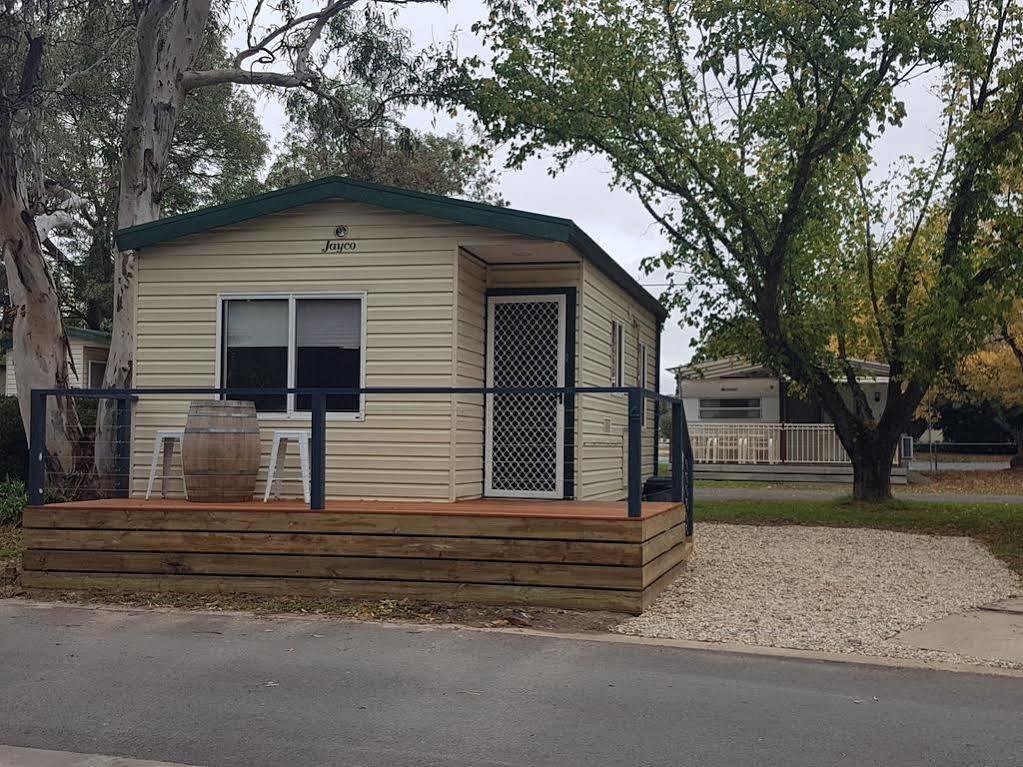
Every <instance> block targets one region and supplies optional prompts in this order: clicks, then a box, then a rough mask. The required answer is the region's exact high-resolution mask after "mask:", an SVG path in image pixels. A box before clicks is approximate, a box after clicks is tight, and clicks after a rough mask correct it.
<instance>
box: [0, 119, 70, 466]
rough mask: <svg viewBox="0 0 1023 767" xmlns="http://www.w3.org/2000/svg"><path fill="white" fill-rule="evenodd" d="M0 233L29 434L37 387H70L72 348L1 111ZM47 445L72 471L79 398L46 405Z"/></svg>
mask: <svg viewBox="0 0 1023 767" xmlns="http://www.w3.org/2000/svg"><path fill="white" fill-rule="evenodd" d="M0 233H2V237H3V240H2V243H0V244H2V249H3V256H4V267H5V269H6V272H7V286H8V292H9V294H10V299H11V314H12V316H13V327H12V336H13V349H12V354H13V358H14V360H15V363H16V367H15V377H16V380H17V390H18V404H19V406H20V410H21V421H22V424H23V425H24V427H25V433H26V434H28V433H29V423H30V417H31V401H32V400H31V392H32V390H33V389H62V388H67V387H68V385H69V380H68V371H69V360H70V354H69V347H68V342H67V336H66V335H65V333H64V326H63V322H62V320H61V314H60V300H59V297H58V295H57V291H56V289H55V287H54V284H53V281H52V278H51V276H50V273H49V269H48V268H47V266H46V262H45V260H44V259H43V252H42V244H41V243H40V241H39V234H38V232H37V230H36V224H35V220H34V217H33V215H32V212H31V211H30V210H29V207H28V197H27V194H26V192H25V185H24V182H23V181H22V179H21V177H20V175H19V167H18V156H17V153H16V150H15V144H14V137H13V135H12V125H11V122H10V117H9V115H3V114H0ZM47 405H48V406H47V409H46V412H47V428H46V443H47V453H48V455H49V460H48V462H49V464H50V466H51V467H52V468H54V469H55V470H57V471H60V472H64V473H70V472H72V471H74V469H75V468H76V463H77V462H78V461H77V459H78V458H79V457H80V455H81V450H82V448H83V447H84V445H83V442H82V429H81V425H80V423H79V420H78V414H77V411H76V410H75V406H74V402H73V401H72V400H70V399H68V398H66V397H59V398H50V401H49V402H48V403H47Z"/></svg>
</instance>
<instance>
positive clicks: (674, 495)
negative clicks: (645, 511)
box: [671, 400, 685, 503]
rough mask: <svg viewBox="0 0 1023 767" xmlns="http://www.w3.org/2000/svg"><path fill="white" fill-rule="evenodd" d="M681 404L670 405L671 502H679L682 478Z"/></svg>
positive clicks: (683, 467) (673, 403)
mask: <svg viewBox="0 0 1023 767" xmlns="http://www.w3.org/2000/svg"><path fill="white" fill-rule="evenodd" d="M682 460H683V459H682V403H681V402H677V401H674V400H673V401H672V403H671V500H672V501H675V502H676V503H677V502H679V501H681V500H682V498H683V496H682V478H683V472H685V466H683V464H682Z"/></svg>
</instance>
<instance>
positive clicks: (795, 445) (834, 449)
mask: <svg viewBox="0 0 1023 767" xmlns="http://www.w3.org/2000/svg"><path fill="white" fill-rule="evenodd" d="M689 436H690V438H691V440H692V443H693V456H694V458H695V460H696V462H697V463H769V464H770V463H830V464H836V463H837V464H841V463H848V462H849V455H848V453H846V452H845V448H844V447H842V442H841V441H840V440H839V438H838V434H837V433H836V432H835V427H834V426H832V425H831V424H829V423H785V424H782V423H691V424H689ZM898 459H899V457H898V455H896V457H895V460H896V462H897V461H898Z"/></svg>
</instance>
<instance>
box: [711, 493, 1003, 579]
mask: <svg viewBox="0 0 1023 767" xmlns="http://www.w3.org/2000/svg"><path fill="white" fill-rule="evenodd" d="M700 522H725V523H732V524H748V525H823V526H829V525H830V526H835V527H871V528H874V529H877V530H896V531H898V532H904V533H929V534H933V535H966V536H969V537H971V538H975V539H976V540H978V541H980V542H981V543H983V544H984V545H985V546H987V547H988V548H989V549H990V550H991V553H992V554H994V555H995V556H996V557H998V558H999V559H1001V560H1002V561H1004V562H1005V563H1006V564H1007V565H1008V566H1009V567H1011V568H1012V569H1013V570H1015V571H1016V572H1017V573H1018V574H1020V575H1021V576H1023V506H1005V505H1000V506H999V505H994V504H982V503H977V504H965V503H964V504H933V505H931V504H928V503H926V502H924V501H919V500H918V501H914V502H909V503H907V502H905V501H898V500H895V501H889V502H888V503H885V504H882V505H880V506H877V505H873V504H861V503H857V502H855V501H852V500H822V501H773V500H742V501H724V500H721V501H718V500H706V501H701V500H700V499H699V495H698V494H697V499H696V524H697V528H698V527H699V523H700ZM949 586H950V587H952V588H954V584H949Z"/></svg>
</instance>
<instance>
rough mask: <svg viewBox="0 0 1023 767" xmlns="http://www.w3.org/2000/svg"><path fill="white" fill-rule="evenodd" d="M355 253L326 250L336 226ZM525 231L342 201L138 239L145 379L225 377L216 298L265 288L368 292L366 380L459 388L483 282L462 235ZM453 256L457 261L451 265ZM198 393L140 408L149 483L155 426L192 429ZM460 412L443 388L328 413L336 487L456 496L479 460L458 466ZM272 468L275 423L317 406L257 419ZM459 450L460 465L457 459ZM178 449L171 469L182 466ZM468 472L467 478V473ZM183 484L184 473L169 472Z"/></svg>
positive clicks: (137, 478) (494, 238) (303, 421)
mask: <svg viewBox="0 0 1023 767" xmlns="http://www.w3.org/2000/svg"><path fill="white" fill-rule="evenodd" d="M342 224H343V225H345V226H347V227H348V235H347V237H346V238H345V240H346V241H354V242H356V243H357V249H356V250H355V251H345V252H341V253H322V252H321V251H322V249H323V247H324V244H325V243H326V242H327V241H328V240H334V239H336V238H335V236H334V229H335V227H336V226H338V225H342ZM521 242H529V240H524V239H523V238H519V237H513V236H510V235H505V234H502V233H498V232H492V231H490V230H487V229H481V228H477V227H469V226H464V225H460V224H454V223H448V222H444V221H440V220H435V219H430V218H426V217H423V216H415V215H411V214H406V213H401V212H397V211H392V210H387V209H384V208H377V207H373V206H368V205H363V204H360V203H350V202H342V201H333V202H324V203H316V204H312V205H307V206H303V207H299V208H295V209H292V210H289V211H286V212H283V213H278V214H274V215H270V216H265V217H263V218H259V219H255V220H252V221H248V222H244V223H241V224H238V225H235V226H229V227H222V228H220V229H215V230H212V231H209V232H203V233H200V234H194V235H189V236H187V237H183V238H181V239H178V240H175V241H171V242H168V243H165V244H161V245H156V246H151V247H148V248H145V249H143V250H142V253H141V256H140V258H139V260H138V263H139V295H138V311H137V329H136V338H137V344H138V349H137V354H136V368H135V370H136V379H135V380H136V385H137V386H138V387H156V386H162V387H188V386H194V387H212V386H214V385H215V384H216V379H215V370H216V349H217V296H218V294H219V295H222V296H225V297H227V296H230V295H231V294H260V293H296V294H298V293H307V294H316V293H324V294H327V293H361V292H365V293H366V346H365V349H364V352H363V359H364V365H365V376H366V385H367V386H442V387H446V386H451V385H453V384H454V383H455V382H456V381H457V380H459V377H460V376H461V375H463V374H464V375H466V376H468V377H467V378H466V379H465V380H470V378H471V376H472V373H471V371H470V369H469V368H471V366H472V365H473V364H474V363H473V359H472V352H473V348H475V347H473V345H472V343H471V341H470V336H471V334H472V331H471V330H470V328H471V327H472V323H473V322H474V320H472V319H471V314H472V312H470V311H468V309H469V307H470V306H471V304H472V302H473V301H474V300H478V299H477V297H476V296H477V294H478V292H479V291H478V285H477V289H476V290H473V289H472V287H471V277H467V287H466V290H465V293H464V298H460V297H459V292H458V288H457V287H456V278H457V275H458V272H459V271H460V268H461V262H460V261H459V260H458V246H459V244H460V243H484V244H497V245H500V244H503V243H510V244H515V243H521ZM456 264H457V265H458V266H457V267H456ZM463 301H464V302H465V306H466V308H467V311H466V320H465V323H466V324H465V325H464V326H463V327H464V332H463V334H462V335H463V336H464V338H463V339H462V344H463V346H465V349H464V352H465V359H464V362H465V363H466V365H467V366H468V367H466V368H464V369H463V370H462V372H461V373H460V372H458V368H457V363H458V359H456V358H457V357H458V356H459V355H460V354H461V350H460V347H458V346H456V319H455V316H456V311H457V309H458V307H459V306H460V305H461V303H462V302H463ZM188 399H190V398H189V397H178V398H172V397H167V398H162V399H156V398H153V397H143V398H142V399H141V400H140V402H139V404H138V405H137V408H136V412H135V417H134V421H133V423H134V427H135V440H134V449H135V460H134V484H133V489H134V492H135V493H136V494H140V493H143V492H144V490H145V480H146V478H147V476H148V467H149V460H150V457H151V454H152V449H153V436H154V432H155V430H156V429H168V428H181V427H183V426H184V422H185V416H186V413H187V401H188ZM456 417H457V409H456V408H455V407H453V404H452V401H451V398H450V397H448V396H428V395H419V396H411V397H398V396H386V397H384V396H367V397H366V402H365V418H364V419H363V420H360V421H340V420H329V421H328V424H327V457H326V461H327V496H328V497H332V498H383V499H388V498H392V499H425V500H438V501H446V500H450V499H451V498H453V497H454V495H455V486H456V484H459V483H463V484H464V485H465V486H466V487H470V486H471V479H470V478H469V473H471V472H472V471H473V470H474V463H473V458H472V457H471V456H469V455H468V453H469V452H470V450H471V448H470V447H469V443H465V444H463V448H464V453H465V455H464V457H465V458H466V461H465V462H464V469H465V471H466V472H468V473H467V474H465V475H459V473H458V471H457V470H456V468H457V466H458V465H459V464H458V460H459V454H458V444H457V441H456V440H455V439H454V438H453V436H454V429H453V424H455V423H456ZM260 426H261V430H262V434H263V441H264V449H263V450H264V452H263V464H264V465H263V467H262V468H261V470H260V477H259V481H258V484H257V491H258V492H260V493H261V492H262V490H263V486H264V484H263V483H264V481H265V471H266V462H267V460H268V457H269V452H270V442H271V439H272V432H273V429H275V428H280V429H296V428H309V419H308V416H296V417H295V418H293V419H283V418H271V417H266V416H262V417H261V418H260ZM453 458H454V461H455V467H453V466H452V462H453ZM177 461H178V459H177V457H176V458H175V463H176V465H175V471H179V470H180V469H179V468H178V466H177ZM285 473H286V474H290V475H291V476H293V477H295V478H296V480H295V481H292V483H291V485H290V486H288V487H286V488H285V493H286V494H288V495H292V496H294V495H299V486H298V483H297V473H298V460H297V456H296V455H295V452H294V451H292V452H291V453H289V455H288V461H287V464H286V471H285ZM463 481H464V482H463ZM174 488H175V490H177V491H180V482H176V483H174Z"/></svg>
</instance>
